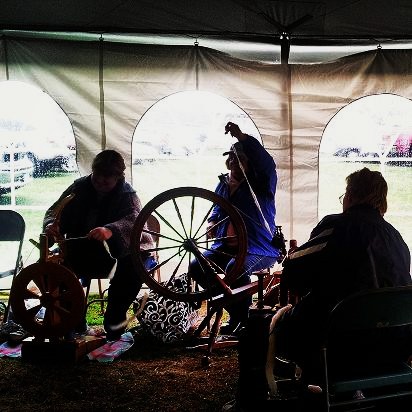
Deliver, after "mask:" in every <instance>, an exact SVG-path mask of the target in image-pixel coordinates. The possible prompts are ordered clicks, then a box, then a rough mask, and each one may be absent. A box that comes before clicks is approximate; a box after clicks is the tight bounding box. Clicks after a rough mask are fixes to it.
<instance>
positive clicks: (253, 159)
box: [189, 122, 280, 334]
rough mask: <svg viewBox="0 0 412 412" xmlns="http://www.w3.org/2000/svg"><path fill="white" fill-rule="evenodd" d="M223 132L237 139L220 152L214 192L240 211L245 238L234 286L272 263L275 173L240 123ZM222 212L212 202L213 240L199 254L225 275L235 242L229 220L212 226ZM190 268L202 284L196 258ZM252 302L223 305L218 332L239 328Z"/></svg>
mask: <svg viewBox="0 0 412 412" xmlns="http://www.w3.org/2000/svg"><path fill="white" fill-rule="evenodd" d="M225 131H226V133H230V134H231V135H232V136H233V137H235V138H236V139H237V140H238V141H237V142H236V143H235V144H234V145H232V147H231V149H230V150H229V151H227V152H225V153H224V155H225V156H227V159H226V167H227V169H228V170H229V173H227V174H222V175H220V176H219V183H218V185H217V187H216V189H215V193H217V194H218V195H220V196H222V197H223V198H225V199H227V200H228V201H229V202H230V203H231V204H232V205H233V206H234V207H235V208H236V209H238V211H239V212H240V213H241V215H242V218H243V220H244V222H245V226H246V230H247V242H248V245H247V254H246V257H245V261H244V265H243V271H242V273H241V274H240V276H239V277H238V278H237V279H236V281H235V282H234V283H233V284H231V288H236V287H240V286H244V285H247V284H249V283H250V281H251V280H250V276H251V273H252V272H253V271H258V270H261V269H265V268H268V267H271V266H273V264H274V263H275V262H276V261H277V259H278V258H279V256H280V251H279V249H278V248H276V247H275V246H274V245H273V244H272V239H273V235H274V232H275V215H276V207H275V194H276V184H277V174H276V164H275V162H274V160H273V158H272V156H271V155H270V154H269V153H268V152H267V151H266V150H265V148H264V147H263V146H262V145H261V144H260V142H259V141H258V140H257V139H255V138H254V137H252V136H249V135H247V134H245V133H243V132H242V131H241V130H240V128H239V126H238V125H237V124H235V123H232V122H228V123H227V125H226V128H225ZM224 215H225V212H224V211H223V210H222V209H221V208H220V207H219V206H216V207H215V208H214V209H213V211H212V213H211V215H210V216H209V218H208V223H209V228H210V233H209V235H210V237H211V238H213V239H214V240H213V244H212V245H211V247H210V250H208V251H206V252H204V255H206V256H207V257H208V259H209V260H211V261H213V262H215V263H217V264H218V265H219V266H220V267H222V268H224V269H225V272H226V273H227V272H228V271H230V267H231V265H233V263H234V259H233V258H232V257H231V255H233V253H236V246H237V245H236V244H233V243H232V241H231V239H230V234H231V231H232V230H233V228H232V227H231V225H230V223H229V222H227V223H226V224H225V225H216V226H215V224H216V223H217V222H219V221H221V219H222V218H224ZM228 237H229V238H228ZM222 252H227V253H222ZM189 272H190V274H191V275H192V276H193V278H194V279H200V280H199V283H201V282H202V280H201V277H202V269H201V267H200V265H199V263H198V262H197V261H196V260H194V261H193V262H191V265H190V268H189ZM251 303H252V297H246V298H245V299H243V300H241V301H239V302H238V303H236V304H233V305H231V306H230V307H227V308H226V310H227V311H228V313H229V315H230V317H229V321H228V322H227V323H226V324H223V325H222V327H221V329H220V332H221V333H222V334H232V333H235V332H236V331H237V330H239V328H240V327H241V326H242V324H243V325H244V322H245V321H246V319H247V317H248V311H249V306H250V305H251Z"/></svg>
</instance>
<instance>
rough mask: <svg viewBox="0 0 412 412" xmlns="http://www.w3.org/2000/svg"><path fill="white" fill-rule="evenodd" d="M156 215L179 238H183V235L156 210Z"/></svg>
mask: <svg viewBox="0 0 412 412" xmlns="http://www.w3.org/2000/svg"><path fill="white" fill-rule="evenodd" d="M156 215H157V216H158V217H159V218H160V219H161V220H162V222H164V223H165V224H166V225H167V226H168V227H169V228H170V229H172V230H173V232H175V233H176V234H177V235H178V236H179V237H180V239H182V240H184V237H183V236H182V235H181V234H180V233H179V232H178V231H177V230H176V229H175V228H174V227H173V226H172V225H171V224H170V223H169V222H168V221H167V220H166V219H165V218H164V217H163V216H162V215H161V214H160V213H158V212H156Z"/></svg>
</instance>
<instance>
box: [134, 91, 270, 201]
mask: <svg viewBox="0 0 412 412" xmlns="http://www.w3.org/2000/svg"><path fill="white" fill-rule="evenodd" d="M228 121H232V122H234V123H237V124H238V125H239V126H240V128H241V129H242V131H243V132H245V133H248V134H250V135H252V136H254V137H256V138H257V139H258V140H259V141H260V142H262V141H261V137H260V134H259V131H258V130H257V128H256V126H255V124H254V123H253V121H252V120H251V119H250V117H249V116H248V115H247V114H246V113H245V112H244V111H243V110H242V109H241V108H239V107H238V106H237V105H236V104H234V103H233V102H231V101H230V100H228V99H226V98H224V97H221V96H218V95H216V94H213V93H209V92H201V91H188V92H179V93H175V94H173V95H170V96H168V97H165V98H164V99H162V100H160V101H158V102H157V103H156V104H154V105H153V106H152V107H151V108H150V109H149V110H148V111H147V112H146V113H145V115H144V116H143V117H142V119H141V120H140V122H139V124H138V125H137V127H136V129H135V132H134V136H133V145H132V158H133V186H134V187H135V188H136V189H137V191H138V193H139V196H140V197H141V200H142V202H143V203H146V202H148V201H149V200H151V199H152V198H153V197H154V196H156V195H158V194H159V193H161V192H163V191H165V190H167V189H171V188H175V187H182V186H195V187H201V188H204V189H209V190H212V191H213V190H214V189H215V187H216V184H217V177H218V175H219V174H221V173H226V172H227V170H226V169H225V157H223V156H222V154H223V152H225V151H226V150H228V148H229V147H230V145H231V144H233V143H234V142H235V141H236V139H234V138H232V137H231V136H230V135H229V134H225V124H226V123H227V122H228Z"/></svg>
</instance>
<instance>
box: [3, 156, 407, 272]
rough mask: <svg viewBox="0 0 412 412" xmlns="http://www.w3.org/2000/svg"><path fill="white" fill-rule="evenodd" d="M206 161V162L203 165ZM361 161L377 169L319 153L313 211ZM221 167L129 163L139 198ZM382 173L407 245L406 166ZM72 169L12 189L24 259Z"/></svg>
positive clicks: (6, 199) (197, 180) (195, 182)
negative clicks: (316, 199) (19, 216)
mask: <svg viewBox="0 0 412 412" xmlns="http://www.w3.org/2000/svg"><path fill="white" fill-rule="evenodd" d="M205 165H207V167H205ZM363 166H367V167H369V168H371V169H374V170H379V165H378V164H362V163H358V162H357V163H353V162H351V163H349V162H336V158H332V160H331V159H327V158H321V162H320V171H319V176H320V181H319V216H324V215H325V214H327V213H334V212H339V211H340V205H339V203H338V202H337V199H338V197H339V196H340V195H341V194H342V193H343V190H344V189H342V188H344V186H345V184H344V182H345V177H346V176H347V175H348V174H349V173H351V172H352V171H354V170H357V169H359V168H361V167H363ZM223 172H225V169H224V164H223V161H222V158H220V157H216V156H210V158H205V157H202V158H196V157H188V158H184V159H182V160H168V159H161V160H157V161H152V162H150V161H146V162H144V163H142V164H139V165H134V166H133V186H134V187H135V188H136V190H137V192H138V193H139V196H140V198H141V200H142V203H143V204H145V203H146V202H148V201H149V200H150V199H152V198H153V197H154V196H156V195H158V194H159V193H161V192H163V191H165V190H167V189H171V188H175V187H181V186H196V187H202V188H206V189H209V190H213V189H214V187H215V185H216V176H217V175H219V174H220V173H223ZM383 173H384V175H385V178H386V179H387V181H388V185H389V195H388V204H389V208H388V213H387V214H386V216H385V217H386V219H387V220H388V221H389V222H390V223H392V224H393V225H394V226H395V227H396V228H397V229H398V230H399V231H400V232H401V233H402V236H403V237H404V239H405V241H406V242H407V244H408V245H409V247H410V248H411V247H412V210H411V207H410V206H411V204H412V168H411V167H402V166H385V168H384V170H383ZM76 176H77V175H76V174H73V173H60V174H58V173H57V174H54V175H50V176H47V177H43V178H36V179H34V180H33V182H32V183H30V184H29V185H27V186H26V187H23V188H20V189H18V190H17V191H16V195H17V196H16V209H17V210H18V211H19V213H21V214H22V215H23V217H24V219H25V221H26V236H25V243H24V248H23V257H24V261H25V263H26V264H28V263H32V262H33V261H36V260H37V259H38V250H37V249H36V248H34V246H33V245H32V244H31V243H30V242H29V239H30V238H32V239H35V240H38V238H39V235H40V233H41V228H42V219H43V216H44V212H45V211H46V209H47V208H48V207H49V206H50V205H51V204H52V203H53V202H54V201H55V200H56V199H57V198H58V197H59V196H60V194H61V192H62V191H63V190H64V189H65V188H66V187H67V186H68V185H69V184H71V183H72V182H73V180H74V179H75V178H76ZM9 205H10V196H9V195H8V194H3V195H1V196H0V207H9Z"/></svg>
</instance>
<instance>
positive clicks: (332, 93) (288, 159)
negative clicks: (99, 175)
mask: <svg viewBox="0 0 412 412" xmlns="http://www.w3.org/2000/svg"><path fill="white" fill-rule="evenodd" d="M411 57H412V52H410V51H408V50H397V51H395V50H376V51H374V52H369V53H364V54H359V55H354V56H351V57H348V58H344V59H341V60H338V61H335V62H331V63H325V64H313V65H289V66H286V65H269V64H264V63H257V62H248V61H244V60H239V59H235V58H233V57H231V56H229V55H227V54H223V53H220V52H216V51H213V50H211V49H207V48H203V47H200V46H193V47H189V46H174V47H171V46H151V45H136V44H129V45H125V44H120V43H108V42H104V41H100V42H73V41H67V42H66V41H50V40H41V39H10V38H7V39H6V38H3V39H2V40H1V42H0V81H1V80H18V81H23V82H27V83H29V84H32V85H35V86H37V87H40V88H41V89H42V90H44V91H45V92H46V93H48V94H49V95H50V96H51V97H52V98H53V99H54V100H55V101H56V102H57V103H58V104H59V105H60V106H61V107H62V109H63V110H64V111H65V112H66V114H67V115H68V116H69V118H70V120H71V122H72V125H73V129H74V132H75V137H76V141H77V150H78V161H79V167H80V170H81V172H82V173H87V172H88V171H89V169H88V168H89V164H90V161H91V159H92V157H93V156H94V155H95V154H96V153H97V152H98V151H100V150H101V149H102V148H116V149H118V150H119V151H120V152H122V153H123V155H124V156H125V158H126V159H127V161H128V164H129V168H128V177H129V178H130V173H131V145H132V137H133V132H134V129H135V127H136V125H137V124H138V122H139V120H140V119H141V118H142V116H143V115H144V114H145V112H146V111H147V110H148V109H149V108H150V107H151V106H152V105H153V104H154V103H156V102H157V101H158V100H160V99H162V98H164V97H166V96H168V95H170V94H172V93H175V92H179V91H186V90H195V89H198V90H202V91H209V92H214V93H217V94H219V95H221V96H224V97H226V98H228V99H230V100H231V101H233V102H234V103H235V104H237V105H238V106H239V107H241V108H242V109H243V110H244V111H245V112H246V113H247V114H248V115H249V116H250V117H251V119H252V120H253V121H254V122H255V124H256V126H257V128H258V129H259V131H260V133H261V136H262V139H263V142H264V145H265V147H266V148H267V149H268V150H269V152H270V153H271V154H272V155H273V157H274V159H275V161H276V163H277V168H278V175H279V184H278V192H277V208H278V212H277V216H278V218H277V223H278V224H282V226H284V229H285V234H286V237H287V238H291V237H294V238H297V239H299V241H304V240H305V239H306V238H307V237H308V234H309V231H310V229H311V228H312V227H313V226H314V225H315V224H316V222H317V221H318V215H317V211H318V207H317V206H318V150H319V145H320V141H321V136H322V132H323V130H324V128H325V126H326V124H327V122H328V121H329V120H330V119H331V118H332V117H333V116H334V115H335V114H336V113H337V112H338V111H339V109H340V108H342V107H343V106H345V105H346V104H348V103H349V102H351V101H353V100H355V99H357V98H359V97H362V96H365V95H369V94H375V93H395V94H399V95H401V96H404V97H407V98H410V97H412V86H411V82H410V81H409V80H410V77H411V73H412V67H411ZM343 184H344V182H342V185H343Z"/></svg>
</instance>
